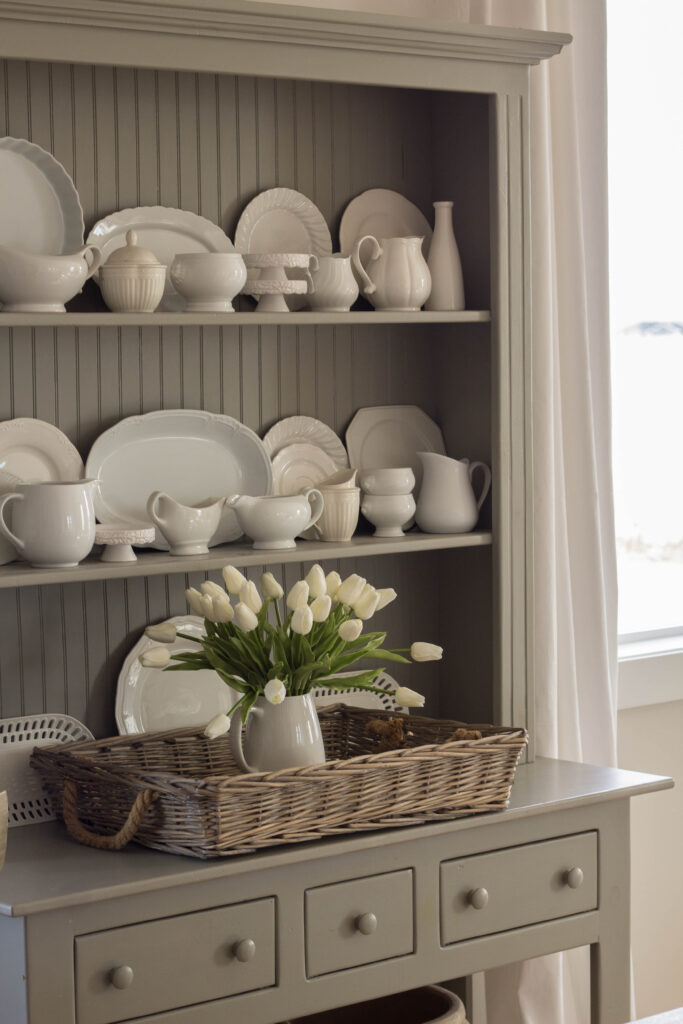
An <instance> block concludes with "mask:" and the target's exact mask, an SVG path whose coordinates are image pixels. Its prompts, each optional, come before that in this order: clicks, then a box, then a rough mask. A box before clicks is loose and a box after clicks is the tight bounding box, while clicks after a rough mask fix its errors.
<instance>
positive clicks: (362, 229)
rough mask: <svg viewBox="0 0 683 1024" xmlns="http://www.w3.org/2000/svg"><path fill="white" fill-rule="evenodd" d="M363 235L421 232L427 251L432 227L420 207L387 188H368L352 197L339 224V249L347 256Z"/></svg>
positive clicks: (399, 236)
mask: <svg viewBox="0 0 683 1024" xmlns="http://www.w3.org/2000/svg"><path fill="white" fill-rule="evenodd" d="M363 235H374V236H375V238H377V239H380V238H409V237H412V236H415V235H419V236H422V237H423V238H424V242H423V243H422V251H423V252H424V254H425V257H426V256H427V254H428V253H429V246H430V245H431V241H432V229H431V227H430V226H429V221H428V220H427V218H426V217H425V215H424V214H423V212H422V210H420V209H418V207H417V206H415V203H411V202H410V200H409V199H406V197H405V196H402V195H401V193H400V192H393V191H392V190H391V189H388V188H371V189H368V191H367V192H361V194H360V195H359V196H356V198H355V199H352V200H351V202H350V203H349V205H348V206H347V207H346V209H345V210H344V213H343V214H342V219H341V222H340V224H339V244H340V247H341V251H342V252H343V253H345V254H346V255H347V256H349V255H350V254H351V253H352V252H353V246H354V243H355V242H356V240H357V239H358V238H362V237H363Z"/></svg>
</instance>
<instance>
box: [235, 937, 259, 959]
mask: <svg viewBox="0 0 683 1024" xmlns="http://www.w3.org/2000/svg"><path fill="white" fill-rule="evenodd" d="M233 953H234V954H235V958H236V959H237V960H239V962H240V963H241V964H248V963H249V961H250V960H253V959H254V957H255V956H256V943H255V942H254V940H253V939H242V941H241V942H238V943H236V944H235V947H234V949H233Z"/></svg>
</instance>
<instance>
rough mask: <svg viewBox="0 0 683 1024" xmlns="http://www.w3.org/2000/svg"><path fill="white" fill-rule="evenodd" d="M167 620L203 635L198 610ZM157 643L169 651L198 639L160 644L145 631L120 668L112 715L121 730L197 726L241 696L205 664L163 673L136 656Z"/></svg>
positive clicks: (127, 732)
mask: <svg viewBox="0 0 683 1024" xmlns="http://www.w3.org/2000/svg"><path fill="white" fill-rule="evenodd" d="M168 621H169V622H172V623H173V625H174V626H175V627H176V629H177V630H179V631H180V632H182V633H189V635H190V636H196V637H201V636H204V620H203V619H200V618H199V616H197V615H178V616H176V617H175V618H174V619H168ZM159 646H164V647H168V649H169V651H170V652H171V654H181V653H183V652H185V651H198V650H199V649H200V648H199V645H198V644H193V643H192V641H191V640H183V639H181V638H178V639H177V640H175V641H174V642H173V643H172V644H163V645H159V644H158V643H157V642H156V641H155V640H150V639H149V637H147V636H145V635H144V633H143V635H142V636H141V637H140V639H139V640H138V642H137V643H136V644H135V646H134V647H133V649H132V650H131V651H130V653H129V654H128V657H127V658H126V660H125V661H124V663H123V668H122V669H121V672H120V673H119V681H118V685H117V688H116V706H115V714H116V725H117V727H118V730H119V732H120V733H121V734H122V735H130V734H137V733H141V732H163V731H164V730H166V729H185V728H190V727H191V726H196V727H197V728H198V729H200V728H202V727H203V726H205V725H206V724H207V722H210V721H211V719H212V718H213V717H214V716H215V715H220V714H225V713H226V712H227V711H229V710H230V708H231V707H232V706H233V704H234V703H235V702H236V701H237V700H238V699H239V694H238V693H236V692H235V691H234V690H233V689H232V688H231V687H229V686H228V685H227V684H226V683H224V682H223V680H222V679H221V678H220V676H219V675H217V674H216V673H215V672H213V671H210V670H209V669H201V670H200V671H198V672H192V671H187V672H162V671H161V670H160V669H158V668H145V667H144V666H143V665H141V664H140V661H139V659H138V655H140V654H142V653H144V651H148V650H149V649H150V647H159Z"/></svg>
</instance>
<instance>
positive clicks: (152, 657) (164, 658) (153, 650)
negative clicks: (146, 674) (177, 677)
mask: <svg viewBox="0 0 683 1024" xmlns="http://www.w3.org/2000/svg"><path fill="white" fill-rule="evenodd" d="M138 660H139V662H140V664H141V665H144V666H145V668H165V667H166V665H168V663H169V661H170V660H171V652H170V651H169V649H168V647H150V649H149V650H148V651H143V652H142V654H141V655H139V658H138Z"/></svg>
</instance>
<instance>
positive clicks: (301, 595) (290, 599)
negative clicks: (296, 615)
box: [287, 580, 309, 612]
mask: <svg viewBox="0 0 683 1024" xmlns="http://www.w3.org/2000/svg"><path fill="white" fill-rule="evenodd" d="M308 593H309V587H308V583H306V580H299V581H298V582H297V583H295V584H294V586H293V587H292V589H291V590H290V592H289V593H288V594H287V607H288V608H289V610H290V611H292V612H294V611H296V609H297V608H306V606H307V605H308Z"/></svg>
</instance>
